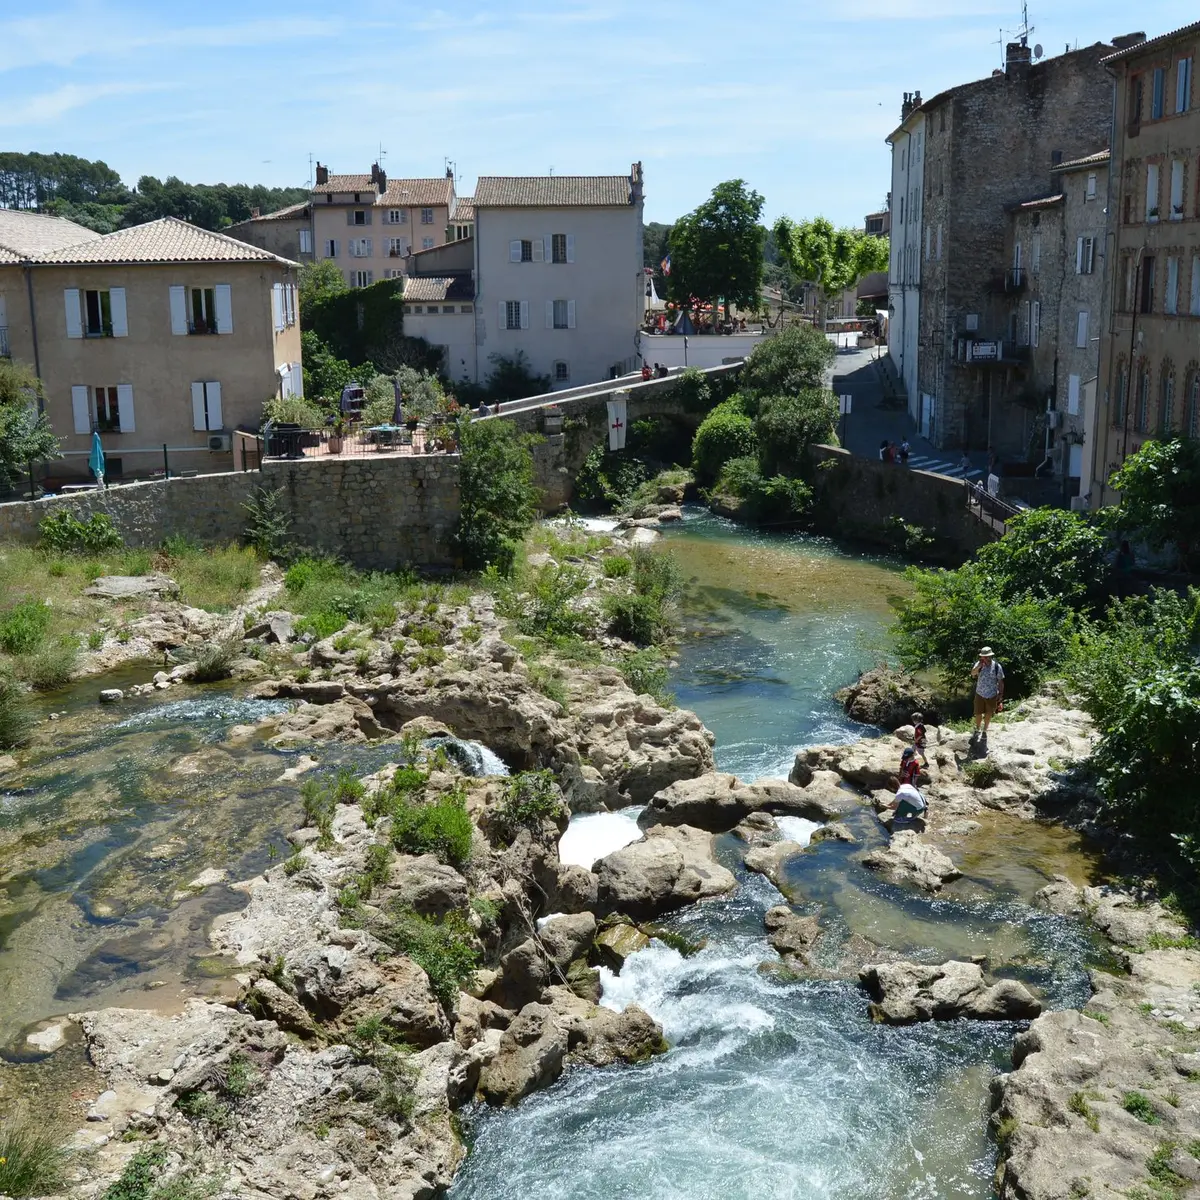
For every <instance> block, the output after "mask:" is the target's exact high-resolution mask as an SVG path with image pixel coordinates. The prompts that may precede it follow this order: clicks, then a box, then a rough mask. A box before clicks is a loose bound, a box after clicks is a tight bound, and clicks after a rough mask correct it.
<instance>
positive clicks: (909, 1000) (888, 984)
mask: <svg viewBox="0 0 1200 1200" xmlns="http://www.w3.org/2000/svg"><path fill="white" fill-rule="evenodd" d="M858 980H859V983H860V984H861V985H862V986H863V987H864V988H865V989H866V991H867V993H868V994H869V995H870V997H871V1008H870V1012H871V1019H872V1020H873V1021H877V1022H881V1023H883V1024H887V1025H911V1024H913V1023H914V1022H917V1021H949V1020H953V1019H954V1018H956V1017H969V1018H972V1019H974V1020H979V1021H1027V1020H1031V1019H1032V1018H1034V1017H1036V1016H1038V1014H1039V1013H1040V1012H1041V1011H1042V1005H1041V1003H1040V1001H1039V1000H1038V999H1037V998H1036V997H1035V996H1034V995H1033V994H1032V993H1031V992H1030V991H1029V989H1028V988H1026V987H1025V985H1024V984H1021V983H1018V982H1017V981H1016V980H1014V979H1002V980H1000V981H999V982H997V983H994V984H992V985H991V986H990V987H989V986H988V985H987V983H986V982H985V981H984V977H983V969H982V967H980V966H979V964H978V963H973V962H959V961H957V960H951V961H950V962H946V963H942V964H940V965H938V966H933V965H929V964H925V963H912V962H892V963H874V964H870V965H868V966H865V967H863V969H862V970H861V971H860V972H859V976H858Z"/></svg>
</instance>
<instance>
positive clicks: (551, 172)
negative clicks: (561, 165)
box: [550, 165, 554, 175]
mask: <svg viewBox="0 0 1200 1200" xmlns="http://www.w3.org/2000/svg"><path fill="white" fill-rule="evenodd" d="M550 174H551V175H553V174H554V167H553V165H551V167H550Z"/></svg>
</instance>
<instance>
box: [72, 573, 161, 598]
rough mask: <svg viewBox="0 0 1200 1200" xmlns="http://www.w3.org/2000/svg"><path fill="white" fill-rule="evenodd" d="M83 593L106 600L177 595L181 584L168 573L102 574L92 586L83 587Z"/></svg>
mask: <svg viewBox="0 0 1200 1200" xmlns="http://www.w3.org/2000/svg"><path fill="white" fill-rule="evenodd" d="M83 594H84V595H85V596H100V597H102V598H103V599H105V600H130V599H133V598H135V597H138V596H176V595H178V594H179V584H177V583H176V582H175V580H173V579H171V578H169V577H168V576H166V575H101V576H100V578H99V579H97V580H96V581H95V582H94V583H93V584H92V585H91V587H86V588H84V589H83Z"/></svg>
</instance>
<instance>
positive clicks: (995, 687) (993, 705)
mask: <svg viewBox="0 0 1200 1200" xmlns="http://www.w3.org/2000/svg"><path fill="white" fill-rule="evenodd" d="M971 675H972V677H973V678H974V680H975V732H974V733H972V734H971V741H972V742H974V741H975V740H976V738H978V737H980V732H979V725H980V722H982V723H983V734H982V737H983V740H984V741H985V742H986V741H987V735H988V726H989V725H990V724H991V723H992V717H994V716H995V715H996V713H998V712H1003V711H1004V668H1003V667H1002V666H1001V665H1000V664H999V663H998V662H997V661H996V656H995V655H994V654H993V653H992V648H991V646H984V647H983V649H982V650H980V651H979V660H978V661H977V662H976V663H975V665H974V666H973V667H972V668H971Z"/></svg>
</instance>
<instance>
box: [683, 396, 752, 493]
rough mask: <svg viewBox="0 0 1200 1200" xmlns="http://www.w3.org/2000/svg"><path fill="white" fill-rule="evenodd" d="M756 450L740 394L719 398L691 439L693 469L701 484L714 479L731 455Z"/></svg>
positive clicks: (736, 456) (746, 453) (749, 421)
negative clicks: (725, 398)
mask: <svg viewBox="0 0 1200 1200" xmlns="http://www.w3.org/2000/svg"><path fill="white" fill-rule="evenodd" d="M757 450H758V440H757V438H756V437H755V436H754V422H753V421H752V420H751V419H750V418H749V417H748V416H747V415H746V412H745V409H744V408H743V406H742V400H741V397H740V396H731V397H730V398H729V399H728V400H724V401H722V402H721V403H720V404H718V405H717V407H716V408H714V409H713V410H712V412H710V413H709V414H708V416H707V417H705V418H704V420H703V421H702V422H701V423H700V428H699V429H697V430H696V436H695V437H694V438H693V439H692V470H693V471H694V472H695V473H696V481H697V482H698V483H699V484H700V485H701V486H704V487H707V486H710V485H711V484H713V483H715V482H716V481H717V476H719V475H720V474H721V468H722V467H723V466H724V465H725V464H726V463H727V462H728V461H729V460H730V459H732V458H744V457H745V456H746V455H753V454H755V453H756V452H757Z"/></svg>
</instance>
